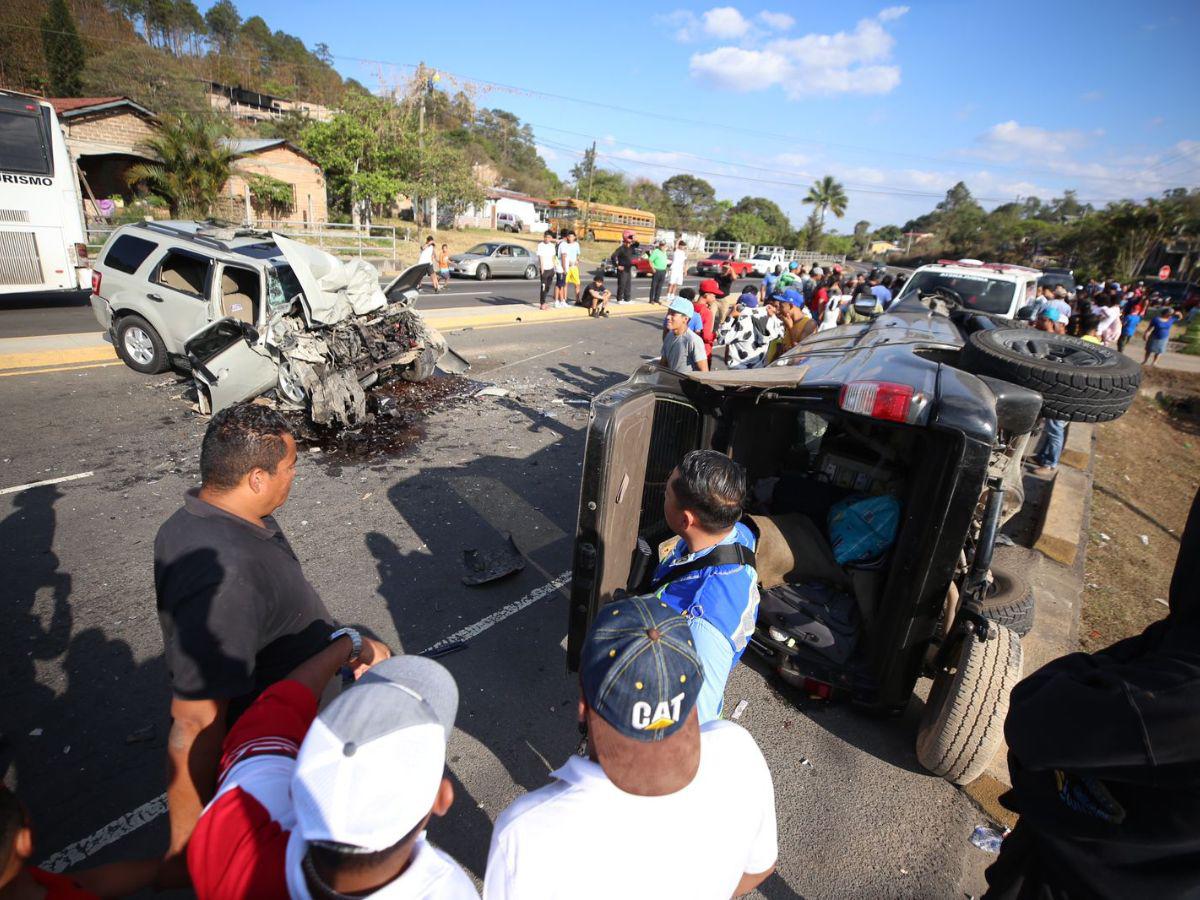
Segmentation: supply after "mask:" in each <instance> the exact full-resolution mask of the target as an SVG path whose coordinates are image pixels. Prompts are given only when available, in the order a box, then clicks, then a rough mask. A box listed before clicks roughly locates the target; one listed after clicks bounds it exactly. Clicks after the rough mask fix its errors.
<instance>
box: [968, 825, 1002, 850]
mask: <svg viewBox="0 0 1200 900" xmlns="http://www.w3.org/2000/svg"><path fill="white" fill-rule="evenodd" d="M1007 834H1008V832H1007V831H1003V832H1001V831H997V830H996V829H995V828H992V827H991V826H989V825H976V826H975V830H974V831H972V832H971V843H972V844H974V845H975V846H976V847H978V848H979V849H980V850H982V851H983V852H984V853H999V852H1000V844H1001V843H1002V842H1003V841H1004V837H1005V835H1007Z"/></svg>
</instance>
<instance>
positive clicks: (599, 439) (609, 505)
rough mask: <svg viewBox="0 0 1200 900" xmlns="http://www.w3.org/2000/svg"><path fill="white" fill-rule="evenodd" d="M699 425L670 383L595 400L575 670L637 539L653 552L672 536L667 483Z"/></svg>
mask: <svg viewBox="0 0 1200 900" xmlns="http://www.w3.org/2000/svg"><path fill="white" fill-rule="evenodd" d="M669 378H670V376H669V375H664V376H663V377H662V381H663V382H664V383H665V382H666V381H667V380H668V379H669ZM701 426H702V419H701V415H700V412H699V411H698V410H697V409H696V407H695V406H694V405H693V404H692V403H690V402H689V401H688V400H687V399H686V398H685V397H684V396H683V395H682V393H678V392H676V391H674V390H671V388H670V386H669V385H664V386H658V387H652V386H649V385H631V384H629V383H626V384H622V385H617V386H616V387H614V388H610V389H609V390H607V391H605V392H603V393H602V394H600V395H599V396H598V397H597V398H596V399H595V401H594V402H593V404H592V416H591V419H590V423H589V426H588V435H587V446H586V448H585V450H584V463H583V472H584V474H583V479H582V484H581V487H580V497H579V524H578V526H577V528H576V534H575V558H574V561H573V578H572V582H571V607H570V615H569V622H568V631H567V665H568V667H569V668H570V669H571V670H572V671H574V670H576V669H578V667H579V654H580V650H581V649H582V646H583V638H584V636H585V635H586V633H587V628H588V625H590V624H591V621H592V619H594V618H595V617H596V614H597V612H598V611H599V609H600V607H601V606H602V605H604V604H605V603H608V602H609V601H611V600H612V599H613V593H614V592H615V591H617V590H618V589H624V588H625V587H626V586H627V583H628V580H629V573H630V569H631V563H632V561H633V556H634V550H635V548H636V545H637V539H638V537H639V535H640V536H641V537H644V538H646V540H647V541H648V542H649V543H650V547H651V550H652V551H655V550H657V547H658V545H659V543H661V542H662V541H663V540H665V539H666V538H667V537H669V536H670V534H671V532H670V529H669V528H667V525H666V521H665V520H664V518H663V494H664V492H665V490H666V484H667V479H668V478H669V477H670V475H671V472H672V470H674V468H675V467H676V466H677V465H678V464H679V461H680V460H681V459H682V458H683V455H684V454H685V453H687V452H688V451H689V450H694V449H696V447H698V446H699V443H700V435H701Z"/></svg>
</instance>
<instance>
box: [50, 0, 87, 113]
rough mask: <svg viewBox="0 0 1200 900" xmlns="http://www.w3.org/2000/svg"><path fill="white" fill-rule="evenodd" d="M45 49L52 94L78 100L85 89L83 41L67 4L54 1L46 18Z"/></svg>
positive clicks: (63, 0)
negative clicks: (82, 81) (82, 73)
mask: <svg viewBox="0 0 1200 900" xmlns="http://www.w3.org/2000/svg"><path fill="white" fill-rule="evenodd" d="M42 49H43V50H44V51H45V54H46V68H47V69H48V70H49V72H50V90H51V91H53V92H54V95H55V96H56V97H78V96H79V95H80V92H81V91H82V89H83V88H82V85H81V83H80V73H81V72H82V71H83V41H82V40H80V38H79V32H78V31H76V29H75V19H74V18H73V17H72V16H71V10H70V7H68V6H67V0H50V8H49V9H47V10H46V15H45V16H44V17H43V18H42Z"/></svg>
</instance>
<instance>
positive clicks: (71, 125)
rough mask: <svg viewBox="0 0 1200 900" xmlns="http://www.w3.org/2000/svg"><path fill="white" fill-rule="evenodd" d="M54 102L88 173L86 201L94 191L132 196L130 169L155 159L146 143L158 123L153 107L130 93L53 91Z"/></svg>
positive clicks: (72, 151)
mask: <svg viewBox="0 0 1200 900" xmlns="http://www.w3.org/2000/svg"><path fill="white" fill-rule="evenodd" d="M50 104H51V105H52V106H53V107H54V112H55V113H56V114H57V116H58V121H59V123H60V124H61V126H62V130H63V135H64V136H65V137H66V141H67V152H68V153H70V154H71V159H72V160H74V161H75V163H76V165H78V167H79V171H80V173H81V174H82V176H83V182H84V183H83V185H82V187H83V188H84V190H83V196H84V198H85V205H87V206H88V207H90V206H91V203H90V196H94V197H95V198H96V199H98V200H102V199H104V198H106V197H114V196H119V197H122V198H124V199H125V200H129V199H131V198H132V196H133V191H132V189H131V188H130V187H129V185H128V183H127V181H126V178H125V176H126V173H127V172H128V171H129V169H130V167H131V166H133V165H135V164H136V163H140V162H153V161H154V158H153V156H152V155H151V153H150V150H149V148H148V147H147V146H146V142H147V141H148V140H149V139H150V138H151V137H153V136H154V130H155V128H157V126H158V119H157V117H156V116H155V115H154V113H152V112H150V110H148V109H146V108H145V107H144V106H140V105H139V104H137V103H135V102H133V101H132V100H130V99H129V98H128V97H52V98H50Z"/></svg>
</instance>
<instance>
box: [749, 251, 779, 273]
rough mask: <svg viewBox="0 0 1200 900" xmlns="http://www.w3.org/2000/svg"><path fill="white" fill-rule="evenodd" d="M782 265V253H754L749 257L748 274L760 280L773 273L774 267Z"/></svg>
mask: <svg viewBox="0 0 1200 900" xmlns="http://www.w3.org/2000/svg"><path fill="white" fill-rule="evenodd" d="M782 265H784V262H783V254H782V253H767V252H761V253H755V254H754V255H753V256H752V257H750V274H751V275H756V276H758V277H759V278H761V277H762V276H764V275H768V274H770V273H771V272H774V271H775V267H776V266H782Z"/></svg>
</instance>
